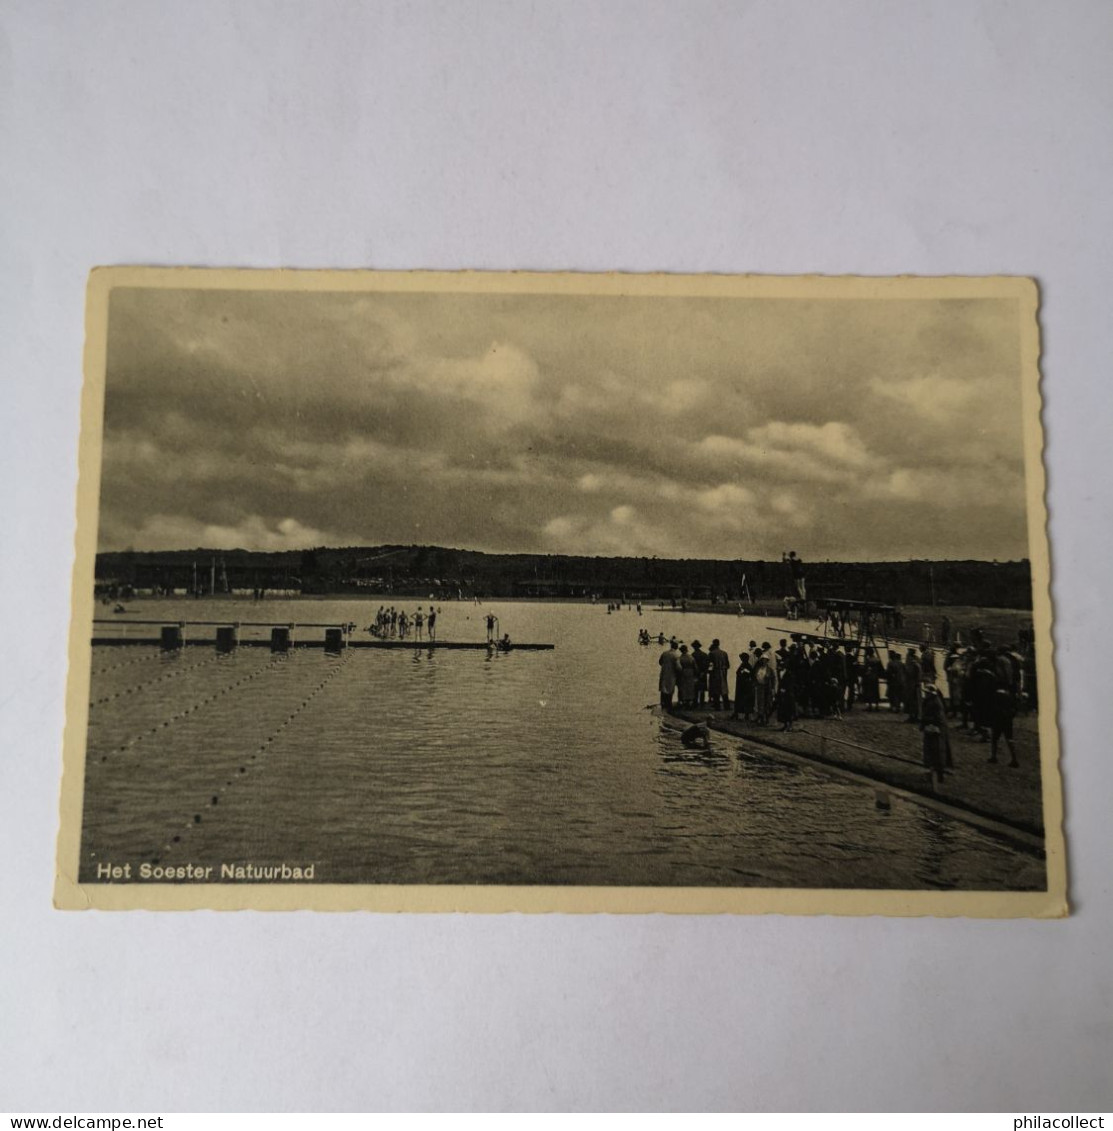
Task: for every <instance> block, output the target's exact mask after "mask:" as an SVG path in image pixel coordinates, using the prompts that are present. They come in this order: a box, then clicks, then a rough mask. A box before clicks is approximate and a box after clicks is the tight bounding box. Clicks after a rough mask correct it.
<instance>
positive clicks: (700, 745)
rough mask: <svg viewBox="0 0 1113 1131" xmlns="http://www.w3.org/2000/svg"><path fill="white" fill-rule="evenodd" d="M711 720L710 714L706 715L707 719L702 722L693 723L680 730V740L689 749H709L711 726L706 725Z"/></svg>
mask: <svg viewBox="0 0 1113 1131" xmlns="http://www.w3.org/2000/svg"><path fill="white" fill-rule="evenodd" d="M710 722H711V716H710V715H708V716H707V721H706V722H703V723H693V724H692V725H691V726H690V727H688V728H687V729H686V730H684V731H682V732H681V735H680V741H681V742H682V743H683V744H684V745H685V746H686V747H687V748H688V749H689V750H710V749H711V728H710V727H709V726H708V725H707V724H708V723H710Z"/></svg>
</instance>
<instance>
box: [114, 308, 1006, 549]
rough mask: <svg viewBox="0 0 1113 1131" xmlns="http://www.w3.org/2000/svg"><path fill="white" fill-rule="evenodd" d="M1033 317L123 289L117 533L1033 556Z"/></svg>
mask: <svg viewBox="0 0 1113 1131" xmlns="http://www.w3.org/2000/svg"><path fill="white" fill-rule="evenodd" d="M1018 318H1019V312H1018V304H1017V302H1016V301H1015V300H1012V299H947V300H938V299H932V300H893V299H888V300H878V299H853V300H849V299H781V298H708V297H660V296H617V295H616V296H598V295H596V296H584V295H527V294H491V293H486V294H445V293H440V294H438V293H366V292H364V293H352V292H301V293H293V292H286V291H228V290H205V289H153V288H152V289H146V288H117V289H115V290H114V291H113V292H112V297H111V303H110V310H109V328H108V354H107V369H106V392H105V421H104V430H105V432H104V435H105V443H104V456H103V467H102V478H101V510H100V527H99V547H100V549H102V550H121V549H135V550H159V549H192V548H195V547H205V548H216V549H233V548H237V547H239V548H244V549H254V550H281V549H302V548H307V547H312V546H357V545H380V544H394V543H400V544H411V543H420V544H431V545H439V546H451V547H459V548H468V549H478V550H486V551H492V552H548V553H565V554H589V555H590V554H599V555H616V554H617V555H635V556H657V557H690V558H740V559H770V558H779V557H780V555H781V553H782V552H783V551H784V550H788V549H794V550H796V552H797V553H798V554H800V556H801V557H803V558H804V559H805V560H807V559H813V560H815V559H827V558H830V559H833V560H852V561H863V560H901V559H908V558H981V559H994V558H996V559H1000V560H1008V559H1015V558H1022V557H1026V556H1027V532H1026V531H1027V528H1026V518H1025V506H1024V486H1023V467H1024V460H1023V451H1022V422H1021V403H1020V377H1019V372H1020V369H1019V367H1020V358H1019V323H1018Z"/></svg>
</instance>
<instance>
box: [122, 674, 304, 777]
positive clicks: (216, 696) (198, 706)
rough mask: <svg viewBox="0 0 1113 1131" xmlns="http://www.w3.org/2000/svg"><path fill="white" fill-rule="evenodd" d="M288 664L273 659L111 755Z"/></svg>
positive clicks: (151, 728)
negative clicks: (278, 666)
mask: <svg viewBox="0 0 1113 1131" xmlns="http://www.w3.org/2000/svg"><path fill="white" fill-rule="evenodd" d="M287 662H288V661H287V658H286V657H285V656H274V657H272V658H271V661H270V663H269V664H266V665H265V666H264V667H261V668H256V669H255V671H253V672H251V673H250V674H249V675H245V676H242V677H241V678H240V679H237V680H235V681H234V682H232V683H230V684H228V686H227V687H222V688H221V689H220V690H219V691H214V692H213V694H212V695H206V696H205V698H204V699H200V700H198V701H197V702H196V703H193V704H191V705H190V706H188V707H186V708H184V709H183V710H181V711H175V712H174V714H172V715H171V716H170V718H168V719H165V720H163V721H162V722H161V723H156V724H155V725H154V726H153V727H150V728H149V729H148V730H145V731H143V732H142V733H140V734H137V735H135V736H133V737H132V738H129V739H128V740H127V742H125V743H123V744H122V745H120V746H118V747H116V749H115V750H112V751H110V753H112V754H123V753H125V752H126V751H127V750H130V749H131V748H132V747H133V746H135V745H137V744H138V743H140V742H142V741H143V740H144V739H145V738H150V737H151V735H152V734H158V733H159V732H160V731H162V730H163V729H165V728H166V727H168V726H169V725H170V724H171V723H172V722H176V721H177V720H178V719H184V718H186V716H187V715H192V714H193V712H194V711H199V710H201V708H202V707H207V706H208V705H209V704H210V703H215V702H216V701H217V700H218V699H219V698H220V697H221V696H222V695H227V694H228V693H229V692H230V691H235V690H236V688H237V687H242V686H243V685H244V684H245V683H250V682H251V681H252V680H253V679H258V678H259V676H261V675H263V674H264V673H265V672H268V671H271V670H273V668H274V666H275V665H276V664H283V663H287ZM100 761H101V762H107V761H108V754H102V755H101V757H100Z"/></svg>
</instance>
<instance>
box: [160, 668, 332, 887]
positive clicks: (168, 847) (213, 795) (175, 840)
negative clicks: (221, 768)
mask: <svg viewBox="0 0 1113 1131" xmlns="http://www.w3.org/2000/svg"><path fill="white" fill-rule="evenodd" d="M350 655H351V652H350V650H349V649H347V648H345V649H344V653H343V655H342V656H341V657H340V663H338V664H337V665H336V666H335V667H334V668H333V669H332V671H330V672H329V673H328V675H326V676H325V678H324V679H323V680H321V682H320V683H319V684H317V686H316V687H315V688H313V690H312V691H310V692H309V694H308V695H306V697H305V698H304V699H303V700H302V701H301V703H299V704H298V706H297V707H295V708H294V710H293V711H291V712H290V714H289V715H287V716H286V718H284V719H283V720H282V722H280V723H279V724H278V726H277V727H276V728H275V730H274V731H273V732H272V733H271V735H270V736H269V737H268V738H266V739H264V740H263V741H262V742H261V743H260V744H259V746H258V748H257V749H256V750H254V751H253V752H252V753H251V754H249V755H248V756H247V758H246V759H245V760H244V762H243V764H242V765H240V766H239V767H238V769H237V771H236V772H235V773H233V774H231V776H230V777H229V778H228V779H227V780H226V781H225V782H224V784H223V785H221V786H218V787H217V788H216V790H215V791H213V792H210V794H209V800H208V802H207V803H204V802H203V803H201V804H200V805H198V806H197V810H196V812H195V813H194V814H193V816H192V817H191V818H190V819H189V820H187V821H186V822H185V823H184V824H183V825H182V831H181V832H179V833H175V834H174V835H173V836H172V837H171V838H170V840H168V841H167V842H166V844H164V845H163V846H162V850H161V852H159V851H158V850H156V851H154V852H150V853H148V854H147V857H145V859H146V858H149V859H150V862H151V863H152V864H160V863H161V862H162V860H163V857H164V856H165V855H166V853H168V852H173V851H174V846H175V845H177V844H180V843H181V840H182V836H183V835H184V834H185V833H187V832H189V831H190V830H191V829H195V828H196V827H197V826H198V825H200V824H201V823H202V821H203V818H202V816H201V814H202V812H204V810H205V809H211V808H214V807H215V806H216V805H218V804H219V803H220V796H221V794H222V793H224V792H225V791H226V790H229V789H231V788H232V784H233V782H236V781H244V780H246V778H247V776H248V774H249V773H250V772H251V769H252V767H251V765H250V763H252V762H258V761H259V758H260V756H261V755H263V754H265V753H266V751H267V747H268V746H270V745H271V744H272V743H273V742H274V741H275V739H277V738H279V737H280V736H281V734H282V732H283V731H284V730H285V729H286V728H287V727H288V726H289V725H290V724H291V723H292V722H293V721H294V720H295V719H296V718H297V717H298V715H300V714H301V713H302V711H304V710H305V708H306V707H308V706H309V704H310V703H312V702H313V700H314V699H316V698H317V696H318V695H320V694H321V692H322V691H324V690H325V688H326V687H328V685H329V684H330V683H331V682H332V681H333V680H334V679H335V678H336V677H337V676H338V675H339V674H340V673H341V672H342V671H343V670H344V663H345V661H346V660H347V659H348V657H349V656H350ZM255 768H256V769H258V768H259V767H258V766H256V767H255Z"/></svg>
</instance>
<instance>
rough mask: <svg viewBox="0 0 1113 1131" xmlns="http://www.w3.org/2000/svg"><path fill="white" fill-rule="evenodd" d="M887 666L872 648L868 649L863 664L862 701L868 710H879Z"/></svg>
mask: <svg viewBox="0 0 1113 1131" xmlns="http://www.w3.org/2000/svg"><path fill="white" fill-rule="evenodd" d="M884 674H885V668H884V666H883V665H882V663H881V661H880V660H879V659H878V656H877V653H876V652H875V651H874V650H873V649H872V648H867V649H866V661H865V663H864V664H863V665H862V701H863V702H864V703H865V704H866V710H867V711H876V710H878V708H879V706H880V704H881V677H882V676H883V675H884Z"/></svg>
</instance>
